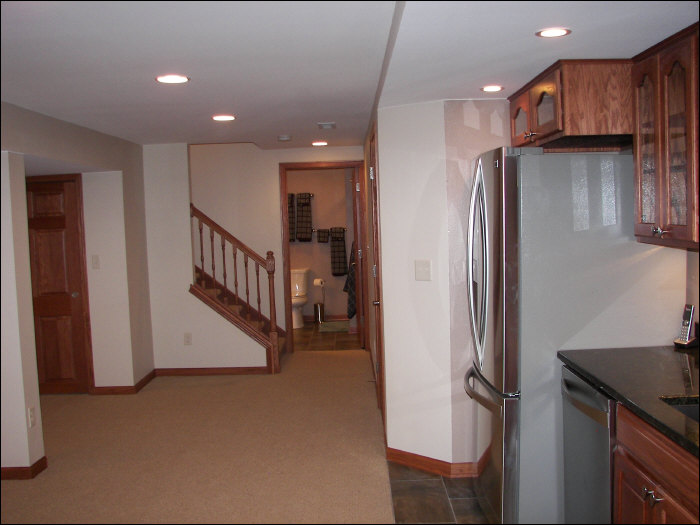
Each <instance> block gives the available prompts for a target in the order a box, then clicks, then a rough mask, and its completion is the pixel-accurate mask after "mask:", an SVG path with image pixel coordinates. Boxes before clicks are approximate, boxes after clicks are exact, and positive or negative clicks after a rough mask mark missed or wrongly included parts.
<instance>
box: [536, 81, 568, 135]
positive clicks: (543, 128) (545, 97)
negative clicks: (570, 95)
mask: <svg viewBox="0 0 700 525" xmlns="http://www.w3.org/2000/svg"><path fill="white" fill-rule="evenodd" d="M530 112H531V115H530V118H531V131H532V133H534V136H533V139H535V140H539V139H541V138H543V137H546V136H547V135H551V134H552V133H554V132H556V131H561V130H563V129H564V124H563V117H562V111H561V70H560V69H556V70H554V71H552V72H551V73H550V74H549V75H547V76H546V77H544V78H543V79H542V80H540V81H539V82H538V83H537V84H535V86H533V88H532V89H530Z"/></svg>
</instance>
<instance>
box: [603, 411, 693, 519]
mask: <svg viewBox="0 0 700 525" xmlns="http://www.w3.org/2000/svg"><path fill="white" fill-rule="evenodd" d="M616 436H617V440H616V441H617V444H616V446H615V449H614V452H613V465H614V467H613V473H614V474H613V522H614V523H698V499H699V497H698V458H696V457H695V456H694V455H692V454H690V453H689V452H688V451H686V450H685V449H683V448H682V447H681V446H679V445H677V444H676V443H674V442H673V441H671V440H670V439H668V438H667V437H666V436H664V435H663V434H661V433H660V432H659V431H657V430H656V429H654V428H652V427H651V426H650V425H648V424H647V423H646V422H644V421H643V420H642V419H640V418H639V417H637V416H636V415H634V414H633V413H632V412H630V411H629V410H627V409H626V408H624V407H623V406H621V405H619V404H618V406H617V429H616Z"/></svg>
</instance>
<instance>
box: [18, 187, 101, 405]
mask: <svg viewBox="0 0 700 525" xmlns="http://www.w3.org/2000/svg"><path fill="white" fill-rule="evenodd" d="M24 180H25V188H26V183H28V182H74V183H75V192H76V201H77V203H76V205H77V210H76V213H77V228H78V231H77V237H78V258H79V260H80V262H79V264H80V270H81V271H80V286H81V290H80V307H81V309H82V316H83V340H84V341H83V358H84V359H85V367H86V369H87V393H88V394H94V393H95V367H94V362H93V354H92V335H91V334H92V332H91V328H90V303H89V298H88V293H89V291H88V281H87V259H86V255H85V253H86V251H85V219H84V212H83V208H84V206H83V179H82V174H80V173H66V174H60V175H25V177H24ZM25 195H26V189H25ZM25 198H26V197H25ZM29 271H30V273H31V260H30V267H29ZM32 295H33V292H32ZM35 330H36V328H35ZM35 352H36V349H35Z"/></svg>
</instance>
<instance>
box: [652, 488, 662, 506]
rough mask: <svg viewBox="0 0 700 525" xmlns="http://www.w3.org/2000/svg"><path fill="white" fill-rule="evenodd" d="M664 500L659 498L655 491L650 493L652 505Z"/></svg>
mask: <svg viewBox="0 0 700 525" xmlns="http://www.w3.org/2000/svg"><path fill="white" fill-rule="evenodd" d="M663 500H664V499H663V498H659V497H658V496H656V494H654V491H652V492H651V494H650V495H649V505H651V506H652V507H653V506H654V505H656V504H657V503H660V502H662V501H663Z"/></svg>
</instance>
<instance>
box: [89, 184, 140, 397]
mask: <svg viewBox="0 0 700 525" xmlns="http://www.w3.org/2000/svg"><path fill="white" fill-rule="evenodd" d="M82 181H83V216H84V223H85V256H86V259H87V260H86V266H87V280H88V293H89V301H90V332H91V336H92V361H93V368H94V372H95V386H98V387H99V386H105V387H108V386H133V385H134V383H135V382H138V381H139V380H140V379H141V378H142V377H137V378H134V367H133V366H132V361H131V352H125V351H124V350H125V349H130V348H131V347H132V342H131V320H130V317H129V289H128V280H127V267H126V241H125V238H126V234H125V232H124V197H123V191H122V188H123V181H122V172H121V171H110V172H102V173H100V172H93V173H83V175H82Z"/></svg>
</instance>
